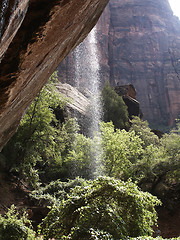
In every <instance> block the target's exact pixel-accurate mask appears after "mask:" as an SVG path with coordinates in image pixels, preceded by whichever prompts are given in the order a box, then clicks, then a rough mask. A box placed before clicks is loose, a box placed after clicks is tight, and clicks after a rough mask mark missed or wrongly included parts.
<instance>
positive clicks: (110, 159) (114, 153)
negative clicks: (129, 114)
mask: <svg viewBox="0 0 180 240" xmlns="http://www.w3.org/2000/svg"><path fill="white" fill-rule="evenodd" d="M101 131H102V145H103V154H104V157H103V164H104V169H105V173H106V174H107V175H108V176H111V177H112V176H113V177H116V178H121V179H128V178H129V177H133V173H134V168H136V164H137V161H138V159H139V158H140V156H141V155H142V153H143V148H142V143H143V142H142V140H141V139H140V138H139V137H138V136H136V135H135V132H134V131H131V132H127V131H125V130H119V129H117V130H116V131H115V130H114V126H113V124H112V122H109V123H102V124H101Z"/></svg>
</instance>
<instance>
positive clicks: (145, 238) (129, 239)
mask: <svg viewBox="0 0 180 240" xmlns="http://www.w3.org/2000/svg"><path fill="white" fill-rule="evenodd" d="M163 239H166V240H168V239H169V240H170V239H171V240H180V237H177V238H162V237H156V238H153V237H149V236H148V237H137V238H127V240H163Z"/></svg>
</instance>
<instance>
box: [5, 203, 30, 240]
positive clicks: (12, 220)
mask: <svg viewBox="0 0 180 240" xmlns="http://www.w3.org/2000/svg"><path fill="white" fill-rule="evenodd" d="M0 239H3V240H17V239H18V240H33V239H35V232H34V231H33V230H32V226H31V222H30V221H29V220H28V219H27V215H26V213H24V214H23V216H22V217H20V216H19V213H18V212H17V211H16V208H15V207H14V205H12V206H11V208H10V209H9V210H8V212H7V213H6V214H5V215H4V216H2V215H0Z"/></svg>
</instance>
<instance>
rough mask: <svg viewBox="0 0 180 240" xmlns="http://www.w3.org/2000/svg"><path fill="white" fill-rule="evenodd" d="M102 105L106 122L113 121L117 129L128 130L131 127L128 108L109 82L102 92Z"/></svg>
mask: <svg viewBox="0 0 180 240" xmlns="http://www.w3.org/2000/svg"><path fill="white" fill-rule="evenodd" d="M102 103H103V113H104V121H105V122H110V121H112V122H113V124H114V126H115V128H120V129H123V128H125V129H127V128H128V127H129V123H128V111H127V107H126V105H125V103H124V101H123V99H122V97H120V96H119V95H118V94H117V93H116V92H115V91H114V90H113V89H112V87H111V86H110V84H109V82H106V83H105V85H104V88H103V90H102Z"/></svg>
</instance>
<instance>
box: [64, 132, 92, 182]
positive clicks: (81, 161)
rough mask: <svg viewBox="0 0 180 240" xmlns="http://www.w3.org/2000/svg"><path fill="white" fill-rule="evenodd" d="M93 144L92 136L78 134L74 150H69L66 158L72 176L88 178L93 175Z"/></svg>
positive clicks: (73, 146)
mask: <svg viewBox="0 0 180 240" xmlns="http://www.w3.org/2000/svg"><path fill="white" fill-rule="evenodd" d="M91 146H92V140H91V139H90V138H86V137H85V136H84V135H82V134H76V138H75V141H74V142H73V144H72V150H70V151H69V153H68V155H67V157H66V160H65V162H66V165H67V166H68V169H69V173H70V177H71V178H74V177H76V176H79V177H82V178H86V179H88V178H90V177H91V175H92V172H91V169H92V168H91V164H92V161H91V160H92V158H91V149H92V148H91Z"/></svg>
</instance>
